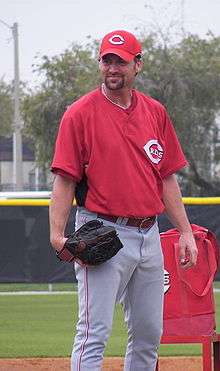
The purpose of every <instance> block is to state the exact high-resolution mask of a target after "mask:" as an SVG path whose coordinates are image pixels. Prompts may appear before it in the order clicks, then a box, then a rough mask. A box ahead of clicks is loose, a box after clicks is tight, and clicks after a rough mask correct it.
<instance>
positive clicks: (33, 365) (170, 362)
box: [0, 357, 202, 371]
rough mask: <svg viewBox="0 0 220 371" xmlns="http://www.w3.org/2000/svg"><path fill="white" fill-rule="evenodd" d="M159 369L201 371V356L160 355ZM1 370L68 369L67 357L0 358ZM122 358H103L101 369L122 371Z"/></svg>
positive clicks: (166, 370)
mask: <svg viewBox="0 0 220 371" xmlns="http://www.w3.org/2000/svg"><path fill="white" fill-rule="evenodd" d="M159 365H160V371H201V370H202V359H201V357H161V358H160V363H159ZM0 370H1V371H70V367H69V358H22V359H21V358H17V359H3V358H2V359H0ZM122 370H123V358H119V357H115V358H110V357H108V358H105V359H104V364H103V368H102V371H122Z"/></svg>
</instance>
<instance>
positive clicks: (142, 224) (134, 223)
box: [97, 214, 156, 229]
mask: <svg viewBox="0 0 220 371" xmlns="http://www.w3.org/2000/svg"><path fill="white" fill-rule="evenodd" d="M97 216H98V218H100V219H104V220H108V221H109V222H112V223H116V224H121V225H124V226H126V225H127V226H129V227H137V228H139V229H140V228H141V229H145V228H148V227H150V226H151V225H153V224H154V222H155V220H156V216H148V217H146V218H126V217H120V216H113V215H106V214H98V215H97Z"/></svg>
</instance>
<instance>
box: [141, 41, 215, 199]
mask: <svg viewBox="0 0 220 371" xmlns="http://www.w3.org/2000/svg"><path fill="white" fill-rule="evenodd" d="M143 45H144V51H145V56H144V71H143V74H142V76H141V75H140V77H139V79H138V87H139V88H140V89H141V90H143V91H144V92H145V93H148V94H150V95H152V96H153V97H155V98H156V99H158V100H159V101H160V102H161V103H163V104H164V105H165V106H166V107H167V109H168V111H169V113H170V116H171V118H172V120H173V122H174V125H175V128H176V130H177V133H178V136H179V138H180V141H181V144H182V146H183V148H184V152H185V154H186V156H187V158H188V161H189V163H190V169H189V170H187V171H182V172H181V175H182V177H183V184H184V185H185V186H184V193H185V194H189V195H199V194H201V195H205V194H206V195H218V194H219V185H220V179H219V175H216V174H215V171H213V166H212V165H214V166H215V165H217V164H215V163H214V157H213V153H214V152H215V142H216V140H215V137H216V132H217V131H216V115H217V113H218V111H219V108H220V63H219V61H220V38H216V37H214V36H213V35H212V34H209V37H208V38H207V39H200V38H199V37H198V36H195V35H189V36H187V37H186V38H184V39H183V40H182V41H181V42H180V43H179V44H177V45H167V44H166V43H165V44H162V43H158V39H157V37H156V35H150V37H147V38H145V39H144V40H143ZM211 169H212V171H211Z"/></svg>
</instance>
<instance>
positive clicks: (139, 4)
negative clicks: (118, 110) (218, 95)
mask: <svg viewBox="0 0 220 371" xmlns="http://www.w3.org/2000/svg"><path fill="white" fill-rule="evenodd" d="M219 18H220V0H154V1H153V0H108V1H103V0H81V1H80V0H0V79H4V80H5V81H6V82H10V80H12V79H13V76H14V47H13V37H12V31H11V29H10V27H11V26H12V25H13V24H14V23H15V22H17V23H18V29H19V72H20V79H21V80H22V81H25V82H27V83H28V84H29V85H30V87H34V86H37V84H38V78H39V77H38V76H37V74H36V73H34V72H33V66H32V65H33V64H34V63H36V56H38V58H41V57H42V56H43V55H47V56H49V57H52V56H54V55H57V54H61V53H62V52H63V51H64V50H65V49H68V48H70V46H71V44H72V43H78V44H82V45H85V44H86V43H87V42H88V36H90V37H91V39H101V38H102V37H103V36H104V35H105V34H106V33H108V32H110V31H112V30H117V29H125V30H127V31H130V32H133V33H135V34H137V33H138V32H141V31H142V32H145V31H146V32H148V31H153V30H155V29H162V30H166V29H168V27H169V29H171V34H172V33H173V35H175V34H176V32H177V31H176V30H177V28H178V30H180V29H184V30H185V31H186V32H191V33H194V34H198V35H199V36H200V37H206V34H207V32H208V31H209V30H211V31H212V32H213V33H214V35H215V36H220V21H219ZM2 21H3V22H5V23H6V24H7V25H8V26H9V27H7V26H5V25H4V24H3V23H2ZM171 25H173V26H172V27H171ZM177 25H178V26H177ZM137 30H138V31H137Z"/></svg>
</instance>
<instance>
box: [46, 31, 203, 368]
mask: <svg viewBox="0 0 220 371" xmlns="http://www.w3.org/2000/svg"><path fill="white" fill-rule="evenodd" d="M141 56H142V50H141V44H140V43H139V41H138V40H137V39H136V37H135V36H134V35H133V34H131V33H129V32H127V31H124V30H116V31H113V32H110V33H109V34H107V35H106V36H105V37H104V38H103V40H102V42H101V45H100V51H99V69H100V73H101V77H102V81H103V82H102V84H101V86H100V87H98V88H97V89H96V90H94V91H92V92H90V93H88V94H87V95H85V96H83V97H81V98H80V99H79V100H78V101H76V102H74V103H73V104H72V105H71V106H70V107H69V108H68V109H67V111H66V112H65V113H64V115H63V118H62V120H61V123H60V127H59V132H58V136H57V140H56V146H55V154H54V158H53V162H52V171H53V172H54V173H55V180H54V185H53V191H52V198H51V205H50V236H51V237H50V239H51V244H52V245H53V247H54V248H55V249H56V250H57V251H61V250H62V248H63V246H64V244H65V241H66V237H65V236H64V230H65V226H66V223H67V220H68V217H69V213H70V210H71V207H72V202H73V199H74V197H76V200H77V205H78V206H77V213H76V229H78V228H80V227H81V226H82V225H84V224H85V223H86V222H88V221H91V220H94V219H95V220H96V219H98V220H100V221H102V222H103V223H104V225H106V226H113V227H114V228H115V229H116V231H117V233H118V236H119V238H120V241H121V242H122V244H123V248H121V249H120V251H119V252H118V253H117V254H116V255H115V256H114V257H112V258H111V259H109V260H108V261H106V262H104V263H103V264H100V265H98V266H95V267H94V266H88V265H84V266H82V265H81V264H78V263H75V273H76V278H77V280H78V298H79V320H78V323H77V327H76V330H77V332H76V337H75V341H74V345H73V352H72V357H71V369H72V371H73V370H74V371H89V370H90V371H100V370H101V364H102V359H103V352H104V349H105V345H106V342H107V340H108V337H109V334H110V332H111V328H112V320H113V311H114V307H115V303H116V302H120V303H121V304H122V305H123V309H124V314H125V320H126V323H127V328H128V345H127V351H126V356H125V362H124V370H126V371H141V370H145V371H154V370H155V366H156V361H157V349H158V346H159V343H160V337H161V333H162V317H163V316H162V311H163V282H164V271H163V256H162V252H161V245H160V236H159V231H158V225H157V215H159V214H160V213H162V212H163V211H164V210H165V211H166V213H167V215H168V216H169V218H170V220H171V222H172V223H173V224H174V226H175V227H176V228H178V230H179V231H180V235H181V237H180V240H179V246H180V250H179V251H180V264H181V265H182V267H183V269H184V268H185V269H186V268H189V267H191V266H193V265H195V264H196V259H197V248H196V244H195V241H194V238H193V235H192V231H191V227H190V223H189V221H188V218H187V216H186V212H185V209H184V206H183V204H182V201H181V193H180V189H179V186H178V183H177V180H176V176H175V172H177V171H178V170H179V169H180V168H182V167H184V166H185V165H187V161H186V159H185V157H184V155H183V152H182V150H181V147H180V144H179V142H178V139H177V136H176V134H175V131H174V128H173V125H172V123H171V121H170V119H169V116H168V114H167V112H166V110H165V108H164V107H163V106H162V105H161V104H160V103H159V102H158V101H156V100H154V99H152V98H151V97H149V96H146V95H144V94H143V93H141V92H138V91H137V90H135V89H133V84H134V80H135V76H136V75H137V74H138V73H139V72H140V71H141V68H142V60H141Z"/></svg>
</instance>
